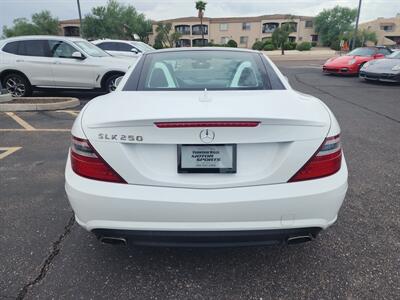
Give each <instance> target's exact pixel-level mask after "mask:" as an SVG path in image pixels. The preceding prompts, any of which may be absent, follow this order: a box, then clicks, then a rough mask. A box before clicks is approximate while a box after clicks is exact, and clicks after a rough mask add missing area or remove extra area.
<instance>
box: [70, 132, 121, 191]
mask: <svg viewBox="0 0 400 300" xmlns="http://www.w3.org/2000/svg"><path fill="white" fill-rule="evenodd" d="M71 165H72V170H74V172H75V173H76V174H78V175H80V176H82V177H86V178H90V179H95V180H101V181H110V182H118V183H126V181H125V180H124V179H122V177H121V176H119V175H118V174H117V172H115V171H114V170H113V169H112V168H111V167H110V166H109V165H108V164H107V163H106V162H105V161H104V160H103V159H102V158H101V157H100V155H99V154H98V153H97V152H96V151H95V150H94V149H93V147H92V146H91V145H90V143H89V141H88V140H84V139H80V138H76V137H74V136H73V137H72V143H71Z"/></svg>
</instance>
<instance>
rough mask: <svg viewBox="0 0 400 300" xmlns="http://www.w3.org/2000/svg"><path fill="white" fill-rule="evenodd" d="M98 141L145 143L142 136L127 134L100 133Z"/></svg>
mask: <svg viewBox="0 0 400 300" xmlns="http://www.w3.org/2000/svg"><path fill="white" fill-rule="evenodd" d="M98 139H99V140H106V141H121V142H124V141H126V142H143V137H142V136H141V135H127V134H108V133H99V134H98Z"/></svg>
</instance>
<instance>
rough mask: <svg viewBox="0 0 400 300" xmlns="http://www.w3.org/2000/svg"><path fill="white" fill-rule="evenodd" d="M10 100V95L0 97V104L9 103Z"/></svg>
mask: <svg viewBox="0 0 400 300" xmlns="http://www.w3.org/2000/svg"><path fill="white" fill-rule="evenodd" d="M11 100H12V97H11V95H10V94H4V95H0V103H3V102H9V101H11Z"/></svg>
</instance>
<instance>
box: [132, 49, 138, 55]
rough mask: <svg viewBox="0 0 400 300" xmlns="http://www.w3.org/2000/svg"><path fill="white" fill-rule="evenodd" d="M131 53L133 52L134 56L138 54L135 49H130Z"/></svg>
mask: <svg viewBox="0 0 400 300" xmlns="http://www.w3.org/2000/svg"><path fill="white" fill-rule="evenodd" d="M131 52H133V53H135V54H138V53H139V51H138V50H137V49H135V48H132V49H131Z"/></svg>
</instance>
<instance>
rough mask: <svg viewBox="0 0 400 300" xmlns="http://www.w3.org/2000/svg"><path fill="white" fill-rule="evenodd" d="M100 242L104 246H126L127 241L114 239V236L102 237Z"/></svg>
mask: <svg viewBox="0 0 400 300" xmlns="http://www.w3.org/2000/svg"><path fill="white" fill-rule="evenodd" d="M99 240H100V242H102V243H104V244H111V245H124V246H126V245H127V243H126V239H124V238H121V237H113V236H102V237H100V239H99Z"/></svg>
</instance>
